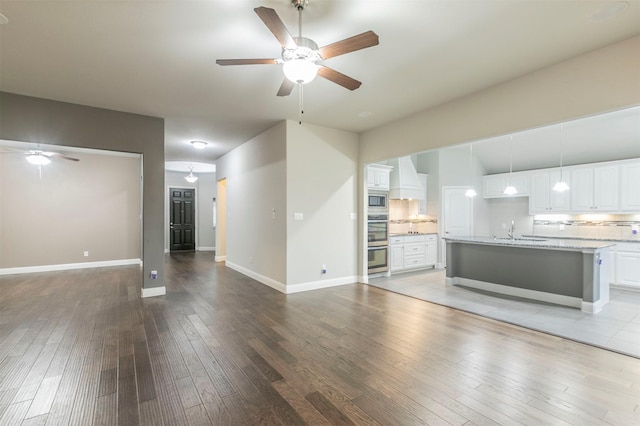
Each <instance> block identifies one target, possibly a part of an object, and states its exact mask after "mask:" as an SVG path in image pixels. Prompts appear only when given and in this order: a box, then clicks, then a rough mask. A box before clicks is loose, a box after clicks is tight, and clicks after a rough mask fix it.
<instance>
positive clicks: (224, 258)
mask: <svg viewBox="0 0 640 426" xmlns="http://www.w3.org/2000/svg"><path fill="white" fill-rule="evenodd" d="M213 260H214V261H216V262H226V260H227V256H216V257H214V258H213Z"/></svg>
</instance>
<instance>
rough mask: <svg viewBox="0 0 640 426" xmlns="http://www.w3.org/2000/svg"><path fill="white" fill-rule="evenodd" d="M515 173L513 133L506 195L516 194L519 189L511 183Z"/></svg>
mask: <svg viewBox="0 0 640 426" xmlns="http://www.w3.org/2000/svg"><path fill="white" fill-rule="evenodd" d="M512 175H513V135H511V143H510V148H509V185H508V186H507V187H506V188H505V189H504V195H516V194H517V193H518V190H517V189H516V187H515V186H513V184H512V183H511V176H512Z"/></svg>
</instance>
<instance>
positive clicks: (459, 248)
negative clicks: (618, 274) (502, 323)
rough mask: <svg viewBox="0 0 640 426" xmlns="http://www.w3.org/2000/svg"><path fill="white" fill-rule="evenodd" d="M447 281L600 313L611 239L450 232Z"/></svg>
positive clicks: (606, 299)
mask: <svg viewBox="0 0 640 426" xmlns="http://www.w3.org/2000/svg"><path fill="white" fill-rule="evenodd" d="M445 240H446V244H447V254H446V256H447V257H446V261H447V271H446V274H447V277H446V282H447V284H451V285H461V286H465V287H471V288H476V289H481V290H485V291H490V292H494V293H501V294H506V295H510V296H517V297H522V298H527V299H533V300H540V301H544V302H548V303H555V304H558V305H564V306H571V307H574V308H579V309H581V310H582V311H583V312H588V313H597V312H599V311H600V309H602V307H603V306H604V305H605V304H607V303H608V302H609V279H608V276H609V274H608V265H609V262H610V259H611V256H610V248H611V247H612V244H610V243H604V242H603V243H599V242H576V241H573V240H570V241H565V240H539V239H538V240H536V239H524V238H521V239H495V238H478V237H468V238H463V237H455V238H452V237H448V238H446V239H445Z"/></svg>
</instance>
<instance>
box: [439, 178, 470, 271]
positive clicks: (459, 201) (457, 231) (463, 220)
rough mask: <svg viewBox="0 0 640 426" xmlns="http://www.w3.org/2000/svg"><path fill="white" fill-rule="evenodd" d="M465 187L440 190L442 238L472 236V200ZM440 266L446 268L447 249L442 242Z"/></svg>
mask: <svg viewBox="0 0 640 426" xmlns="http://www.w3.org/2000/svg"><path fill="white" fill-rule="evenodd" d="M466 191H467V187H455V186H451V187H447V186H445V187H443V188H442V234H441V235H442V236H443V238H446V237H456V236H466V237H469V236H472V235H473V198H470V197H467V196H466V195H464V194H465V192H466ZM441 248H442V249H441V251H440V252H441V253H442V266H443V267H445V268H446V267H447V260H446V257H447V247H446V242H445V241H444V240H442V246H441Z"/></svg>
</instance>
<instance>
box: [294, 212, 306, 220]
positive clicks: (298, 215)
mask: <svg viewBox="0 0 640 426" xmlns="http://www.w3.org/2000/svg"><path fill="white" fill-rule="evenodd" d="M303 219H304V214H302V213H294V214H293V220H303Z"/></svg>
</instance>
